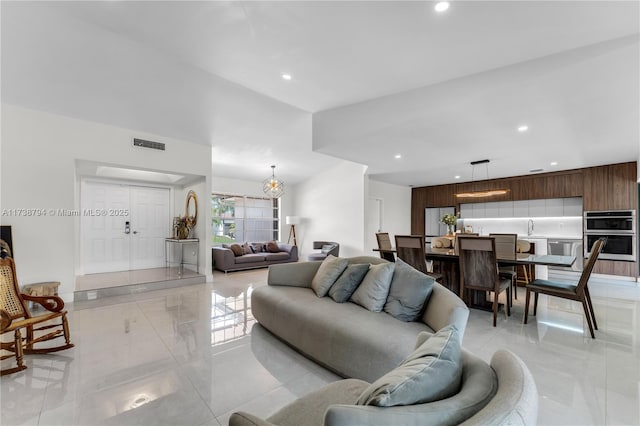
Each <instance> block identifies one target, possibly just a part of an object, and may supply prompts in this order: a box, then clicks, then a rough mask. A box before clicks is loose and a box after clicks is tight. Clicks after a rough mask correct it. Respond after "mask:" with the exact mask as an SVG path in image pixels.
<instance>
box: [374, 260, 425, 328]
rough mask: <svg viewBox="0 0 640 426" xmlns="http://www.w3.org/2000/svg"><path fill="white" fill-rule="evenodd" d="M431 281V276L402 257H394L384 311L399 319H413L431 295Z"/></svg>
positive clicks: (418, 314) (417, 316) (418, 315)
mask: <svg viewBox="0 0 640 426" xmlns="http://www.w3.org/2000/svg"><path fill="white" fill-rule="evenodd" d="M433 283H434V279H433V278H432V277H430V276H428V275H425V274H423V273H422V272H420V271H418V270H417V269H415V268H413V267H412V266H410V265H408V264H406V263H405V262H403V261H402V259H400V258H398V259H396V268H395V270H394V271H393V279H392V280H391V289H390V290H389V296H388V297H387V303H385V305H384V311H385V312H386V313H388V314H389V315H391V316H393V317H395V318H397V319H399V320H400V321H406V322H409V321H415V320H416V319H418V318H419V317H420V314H421V313H422V308H423V307H424V305H425V304H426V303H427V301H428V300H429V297H430V296H431V292H432V291H433Z"/></svg>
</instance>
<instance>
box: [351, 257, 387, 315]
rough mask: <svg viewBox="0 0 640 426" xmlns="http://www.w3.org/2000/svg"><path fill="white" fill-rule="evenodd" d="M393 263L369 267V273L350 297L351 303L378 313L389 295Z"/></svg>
mask: <svg viewBox="0 0 640 426" xmlns="http://www.w3.org/2000/svg"><path fill="white" fill-rule="evenodd" d="M394 267H395V263H381V264H379V265H371V266H370V267H369V272H367V275H366V276H365V277H364V279H363V280H362V283H360V285H359V286H358V289H357V290H356V291H355V292H354V293H353V296H351V301H352V302H354V303H357V304H358V305H360V306H362V307H363V308H366V309H368V310H370V311H371V312H380V311H382V308H383V307H384V303H385V302H386V300H387V296H388V295H389V287H390V286H391V278H392V277H393V269H394Z"/></svg>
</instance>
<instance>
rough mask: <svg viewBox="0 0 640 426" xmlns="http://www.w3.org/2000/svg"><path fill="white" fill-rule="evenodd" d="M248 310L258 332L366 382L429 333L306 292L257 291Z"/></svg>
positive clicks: (423, 327)
mask: <svg viewBox="0 0 640 426" xmlns="http://www.w3.org/2000/svg"><path fill="white" fill-rule="evenodd" d="M305 263H306V262H305ZM309 263H311V262H309ZM299 265H304V263H299V264H296V266H299ZM278 266H286V265H278ZM283 269H286V268H283ZM309 281H311V279H309ZM447 291H449V290H447ZM251 311H252V313H253V316H254V317H255V319H256V320H257V321H258V322H259V323H260V324H261V325H262V326H263V327H265V328H266V329H267V330H270V331H272V332H273V333H275V334H276V335H277V336H278V337H279V338H280V339H282V340H283V341H285V342H287V343H288V344H290V345H291V346H293V347H294V348H296V349H298V350H299V351H300V352H302V353H304V354H306V355H307V356H308V357H310V358H312V359H314V360H316V361H318V362H320V363H321V364H322V365H325V366H327V367H329V368H330V369H331V370H333V371H335V372H337V373H338V374H339V375H341V376H343V377H353V378H356V379H361V380H366V381H368V382H369V383H371V382H373V381H375V380H376V379H378V378H380V377H382V376H383V375H384V374H386V373H388V372H389V371H391V370H392V369H394V368H395V367H397V366H398V365H400V363H401V362H402V361H403V360H404V359H405V358H406V357H407V355H408V354H410V353H411V352H413V350H414V345H415V341H416V336H417V335H418V334H420V333H421V332H429V333H430V334H433V330H432V329H431V328H429V326H427V325H426V324H425V323H423V322H417V321H416V322H401V321H398V320H397V319H395V318H393V317H392V316H391V315H389V314H387V313H385V312H371V311H368V310H367V309H364V308H363V307H361V306H359V305H356V304H355V303H336V302H335V301H334V300H333V299H331V298H330V297H318V296H316V294H315V293H314V292H313V291H312V290H311V289H310V288H307V287H292V286H282V285H268V286H262V287H258V288H256V289H255V290H254V291H253V293H251ZM485 364H486V363H485ZM487 368H488V365H487Z"/></svg>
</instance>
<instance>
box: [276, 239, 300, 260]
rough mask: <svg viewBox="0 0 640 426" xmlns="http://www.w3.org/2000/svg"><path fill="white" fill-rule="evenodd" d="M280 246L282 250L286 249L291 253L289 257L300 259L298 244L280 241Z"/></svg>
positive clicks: (285, 250)
mask: <svg viewBox="0 0 640 426" xmlns="http://www.w3.org/2000/svg"><path fill="white" fill-rule="evenodd" d="M278 248H279V249H280V251H284V252H287V253H289V259H291V260H295V261H297V260H298V246H294V245H291V244H285V243H278Z"/></svg>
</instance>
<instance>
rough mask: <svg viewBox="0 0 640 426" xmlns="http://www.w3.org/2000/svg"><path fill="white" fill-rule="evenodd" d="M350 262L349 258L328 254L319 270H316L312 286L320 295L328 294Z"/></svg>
mask: <svg viewBox="0 0 640 426" xmlns="http://www.w3.org/2000/svg"><path fill="white" fill-rule="evenodd" d="M348 264H349V261H348V260H347V259H344V258H340V257H335V256H333V255H329V256H327V258H326V259H325V260H323V261H322V264H321V265H320V267H319V268H318V272H316V275H315V276H314V277H313V280H311V288H312V289H313V291H315V293H316V295H317V296H318V297H324V296H326V295H327V293H328V292H329V289H330V288H331V286H332V285H333V283H334V282H336V280H337V279H338V277H339V276H340V274H342V272H344V270H345V269H347V265H348Z"/></svg>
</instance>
